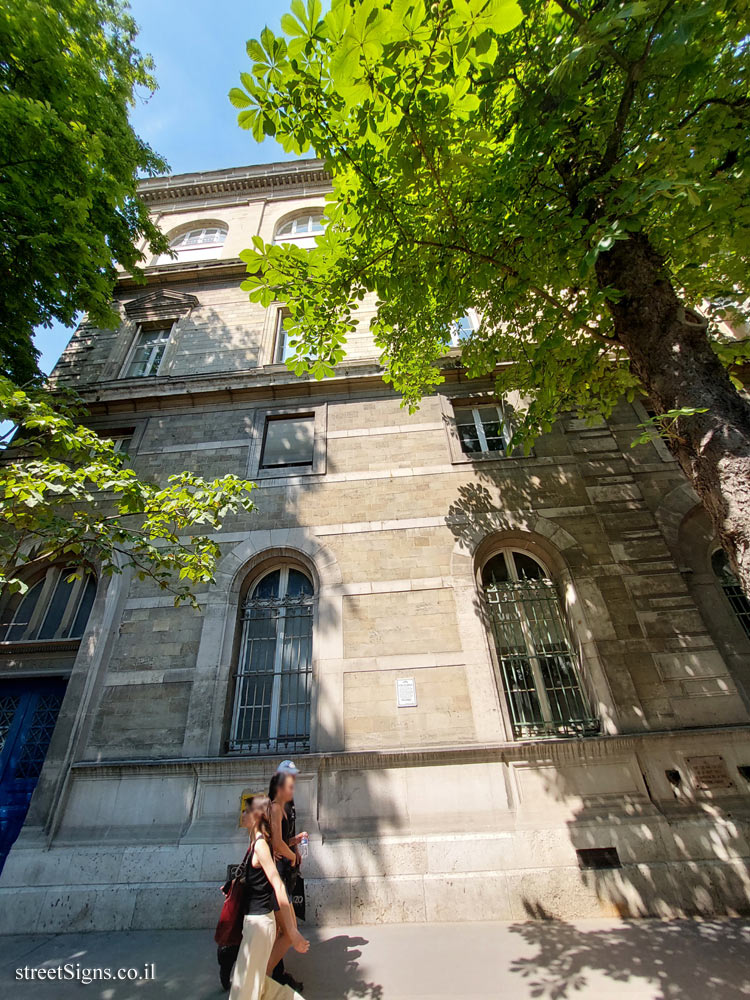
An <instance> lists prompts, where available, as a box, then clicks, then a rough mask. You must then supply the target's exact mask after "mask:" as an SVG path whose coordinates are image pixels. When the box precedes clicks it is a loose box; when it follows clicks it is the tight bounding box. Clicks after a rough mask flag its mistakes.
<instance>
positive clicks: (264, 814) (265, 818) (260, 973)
mask: <svg viewBox="0 0 750 1000" xmlns="http://www.w3.org/2000/svg"><path fill="white" fill-rule="evenodd" d="M269 807H270V801H269V799H268V798H266V796H265V795H256V796H255V798H254V799H253V804H252V812H251V815H250V822H249V829H250V856H249V857H248V859H247V867H246V870H245V875H244V882H245V919H244V921H243V924H242V944H241V945H240V951H239V955H238V956H237V962H236V964H235V966H234V974H233V976H232V989H231V992H230V994H229V1000H294V998H297V1000H302V998H301V997H300V996H299V994H298V993H295V992H294V991H293V990H292V989H290V987H288V986H281V985H280V984H279V983H275V982H274V981H273V980H272V979H269V978H267V976H266V966H267V965H268V960H269V958H270V957H271V951H272V950H273V946H274V942H275V941H276V920H275V917H274V911H276V910H278V911H279V913H280V915H281V920H282V923H283V925H284V930H285V931H286V933H287V935H288V936H289V938H290V939H291V942H292V947H293V948H294V949H295V951H300V952H306V951H307V950H308V948H309V947H310V942H309V941H307V940H305V938H303V937H302V935H301V934H300V932H299V931H298V930H297V925H296V922H295V920H294V914H293V912H292V907H291V904H290V902H289V897H288V896H287V892H286V889H285V888H284V883H283V882H282V881H281V876H280V875H279V873H278V870H277V868H276V864H275V862H274V860H273V856H272V854H271V849H270V847H269V844H270V841H271V825H270V822H269Z"/></svg>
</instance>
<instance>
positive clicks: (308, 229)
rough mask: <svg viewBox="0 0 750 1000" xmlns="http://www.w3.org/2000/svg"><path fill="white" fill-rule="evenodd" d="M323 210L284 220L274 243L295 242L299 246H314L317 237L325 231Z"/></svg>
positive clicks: (277, 231)
mask: <svg viewBox="0 0 750 1000" xmlns="http://www.w3.org/2000/svg"><path fill="white" fill-rule="evenodd" d="M324 230H325V226H324V225H323V213H322V212H310V213H309V214H308V215H298V216H297V217H296V218H294V219H288V220H287V221H286V222H282V223H281V225H280V226H279V228H278V229H277V230H276V235H275V236H274V238H273V241H274V243H295V244H296V245H297V246H298V247H314V246H315V237H316V236H318V235H320V233H322V232H324Z"/></svg>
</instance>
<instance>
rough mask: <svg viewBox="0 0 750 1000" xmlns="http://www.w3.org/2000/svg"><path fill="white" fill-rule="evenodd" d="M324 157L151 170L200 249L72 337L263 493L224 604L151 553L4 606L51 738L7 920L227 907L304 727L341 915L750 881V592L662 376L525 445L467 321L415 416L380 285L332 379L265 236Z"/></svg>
mask: <svg viewBox="0 0 750 1000" xmlns="http://www.w3.org/2000/svg"><path fill="white" fill-rule="evenodd" d="M327 189H328V182H327V178H326V176H325V174H324V172H323V170H322V168H321V166H320V165H319V164H318V163H317V162H316V161H311V160H307V161H297V162H292V163H283V164H275V165H270V166H263V167H251V168H242V169H232V170H224V171H217V172H213V173H207V174H190V175H182V176H173V177H168V178H164V179H153V180H147V181H145V182H143V185H142V191H143V195H144V197H145V198H146V200H147V201H148V203H149V205H150V206H151V208H152V210H153V213H154V218H155V219H156V220H157V222H158V223H159V225H160V226H161V227H162V229H163V230H164V231H165V232H166V233H167V234H168V235H169V236H170V237H171V239H172V242H173V246H174V250H175V253H176V255H177V256H176V258H175V259H172V258H170V257H166V258H163V259H160V260H153V261H150V262H149V266H148V267H147V276H148V277H147V283H146V285H145V286H144V285H137V284H136V283H135V282H133V281H132V280H131V279H130V278H129V277H127V276H123V277H122V279H121V281H120V283H119V287H118V290H117V305H118V308H119V310H120V314H121V317H122V323H121V325H120V326H119V328H117V329H116V330H111V331H110V330H97V329H93V328H91V327H90V326H89V325H88V324H87V323H85V322H84V323H83V324H82V325H81V327H80V328H79V329H78V330H77V332H76V333H75V335H74V336H73V338H72V340H71V342H70V344H69V346H68V347H67V349H66V350H65V352H64V354H63V356H62V358H61V360H60V362H59V364H58V366H57V368H56V370H55V373H54V377H55V379H56V380H57V381H58V382H59V383H60V384H71V385H75V386H76V387H77V388H78V390H79V391H80V392H81V393H82V395H83V396H84V397H85V399H86V400H87V401H88V403H89V406H90V412H91V425H92V426H93V427H95V428H97V429H98V430H99V431H100V432H101V433H102V434H103V435H107V436H111V437H114V438H118V439H121V441H122V444H123V447H124V448H125V449H126V450H127V452H128V454H129V455H130V460H131V461H132V463H133V466H134V467H135V468H136V469H137V471H138V472H139V473H140V474H141V475H143V476H147V477H153V478H154V479H156V480H159V479H161V478H162V477H165V476H166V475H168V474H169V473H172V472H179V471H181V470H184V469H190V470H193V471H195V472H197V473H200V474H201V475H203V476H206V477H212V476H219V475H222V474H225V473H235V474H236V475H238V476H246V477H248V478H250V479H252V480H254V481H255V482H256V483H257V490H256V491H255V494H254V495H255V502H256V505H257V509H256V510H255V511H254V512H253V513H251V514H248V515H243V516H242V517H237V518H234V519H233V520H232V521H231V523H228V524H227V525H226V527H225V531H224V533H223V534H222V536H221V537H220V539H219V541H220V543H221V547H222V553H223V554H222V558H221V562H220V566H219V571H218V575H217V583H216V585H215V586H212V587H211V588H210V589H208V590H206V592H205V593H202V594H201V595H200V602H201V611H200V612H196V611H194V610H192V609H190V608H188V607H180V608H175V607H173V602H172V599H171V598H170V597H169V596H168V595H166V596H165V595H163V594H161V593H159V592H158V591H155V589H154V588H153V587H152V586H151V585H149V584H147V583H143V582H139V581H138V580H137V579H135V578H133V577H132V576H131V575H130V574H129V573H128V572H127V571H126V572H124V573H123V574H122V575H120V576H117V577H114V578H111V579H108V580H107V579H102V580H99V581H96V580H94V579H93V578H92V579H91V580H90V581H86V582H85V583H82V584H80V585H79V587H78V591H77V592H76V593H75V594H67V592H66V593H65V594H63V597H64V598H65V601H62V598H60V601H58V604H61V602H62V603H64V605H65V606H64V611H60V612H59V614H58V617H57V618H56V619H55V617H54V616H55V614H56V613H57V612H55V610H54V600H53V598H54V595H55V594H57V593H58V590H56V589H55V588H56V587H57V586H58V583H57V582H56V581H58V580H59V570H60V567H51V568H50V571H49V574H48V575H47V576H46V577H45V579H44V580H43V581H41V583H40V587H39V589H38V591H37V594H36V597H35V598H34V601H33V602H32V604H33V607H32V604H30V605H29V606H28V607H27V608H26V610H25V611H24V609H21V608H18V607H11V608H6V609H4V614H3V617H2V621H3V623H4V626H3V629H4V631H3V633H2V635H3V637H4V638H3V641H2V642H0V706H1V705H3V704H4V705H5V707H6V709H7V711H6V715H8V716H9V717H10V718H11V723H10V729H9V730H8V732H9V733H10V735H8V733H6V747H7V746H9V743H8V740H9V739H11V738H13V739H16V742H17V743H18V741H19V740H21V737H20V736H19V735H18V733H19V732H20V730H18V732H16V735H15V737H14V736H13V728H12V727H13V725H14V723H13V719H12V715H13V709H14V706H15V707H16V708H17V709H18V710H19V711H20V708H18V706H19V705H21V704H22V703H23V698H27V699H29V698H31V699H32V700H33V698H34V697H37V701H34V702H33V704H32V703H31V702H29V705H31V707H29V708H28V712H27V716H28V719H30V720H31V721H30V722H28V725H27V729H26V732H27V737H26V739H27V744H28V745H31V743H33V739H34V738H36V740H37V744H36V748H35V752H36V758H37V765H36V770H35V771H34V768H31V771H30V772H29V775H30V776H28V775H27V777H28V782H27V786H28V788H29V789H30V790H31V789H32V788H33V786H34V784H35V783H36V788H35V791H34V793H33V798H32V799H31V805H30V808H29V811H28V815H27V816H26V820H25V823H24V825H23V828H22V830H21V832H20V835H19V836H18V839H17V840H16V841H15V844H14V846H13V847H12V849H11V850H10V853H9V855H8V857H7V861H6V863H5V867H4V870H3V874H2V878H1V879H0V904H1V905H0V930H2V931H4V932H8V931H20V930H36V931H51V930H63V929H65V930H74V929H76V930H78V929H89V928H91V929H93V928H96V929H98V930H104V929H108V928H112V929H114V928H150V927H163V926H179V927H183V926H208V925H210V924H211V923H212V922H213V921H214V920H215V918H216V914H217V908H218V903H219V898H218V892H217V885H218V884H219V883H220V882H221V881H222V880H223V877H224V873H225V870H226V866H227V864H228V863H230V862H232V861H233V860H236V859H237V857H238V856H239V854H240V851H241V849H242V831H241V830H239V829H238V826H237V820H238V812H239V802H240V796H241V794H242V793H243V791H247V790H256V789H259V788H262V787H263V786H265V785H266V783H267V781H268V779H269V777H270V774H271V773H272V771H273V769H274V766H275V764H276V762H277V761H278V760H280V759H282V758H284V757H292V758H294V760H295V761H296V763H297V764H298V766H299V767H300V768H301V771H302V775H301V778H300V781H299V792H298V812H299V813H300V817H301V822H302V825H303V827H305V828H307V829H308V830H309V832H310V839H311V849H310V858H309V860H308V862H307V863H306V875H307V879H306V881H307V890H308V897H309V909H310V911H311V912H312V914H313V916H314V919H316V920H318V921H321V922H328V923H332V924H334V923H336V924H349V923H353V924H358V923H368V922H379V921H424V920H428V921H431V920H457V919H467V920H471V919H485V918H496V919H503V918H513V919H516V918H523V917H527V916H545V915H547V916H559V917H586V916H595V915H602V914H624V915H643V914H679V913H696V912H697V913H736V912H741V911H745V910H747V909H748V899H749V898H750V896H749V892H750V874H749V873H748V860H749V858H750V849H749V848H748V826H747V818H748V813H749V812H750V741H749V740H748V733H749V732H750V729H749V726H748V724H749V722H750V716H749V714H748V713H749V711H750V709H749V706H750V605H748V604H747V603H746V602H744V598H742V596H741V594H740V593H739V591H738V590H737V588H736V587H735V586H734V585H733V583H732V579H731V574H729V573H728V571H727V570H726V567H725V565H724V564H723V563H722V555H721V552H720V551H717V550H718V546H717V544H716V543H715V541H714V538H713V535H712V532H711V530H710V525H709V522H708V519H707V518H706V516H705V515H704V513H703V512H702V510H701V508H700V507H699V506H698V505H697V500H696V497H695V495H694V494H693V493H692V491H691V490H690V488H689V486H688V485H687V483H686V481H685V480H684V478H683V476H682V474H681V472H680V470H679V469H678V467H677V466H676V463H675V462H674V461H673V460H672V459H671V458H670V456H669V453H668V452H667V451H666V449H665V448H664V447H663V445H662V443H661V442H660V441H659V440H658V439H654V440H653V441H652V443H651V444H649V445H645V446H641V447H637V448H631V446H630V445H631V441H632V439H633V438H634V437H635V436H636V434H637V433H638V431H637V427H638V424H639V423H641V422H642V421H643V420H644V419H645V411H644V410H643V408H642V407H641V406H640V404H637V403H636V404H633V405H630V404H626V403H624V402H623V403H622V404H621V405H619V406H618V408H617V409H616V411H615V413H614V414H613V416H612V417H611V419H609V420H608V421H606V422H605V421H601V422H600V423H598V424H597V425H594V426H591V425H588V424H586V423H585V422H583V421H581V420H578V419H577V418H575V417H574V416H572V415H569V416H565V417H563V418H561V419H560V420H559V421H558V423H557V424H556V425H555V427H554V428H553V430H552V431H551V432H550V433H548V434H546V435H545V436H544V437H542V438H541V439H540V440H539V441H538V442H537V444H536V447H535V449H534V451H533V453H532V454H531V455H529V456H526V457H524V456H518V455H510V456H508V455H506V454H505V452H504V451H503V450H501V447H502V437H503V434H504V433H505V432H506V430H507V423H508V422H509V421H510V422H512V405H511V404H512V401H509V400H504V401H498V400H497V399H495V398H494V396H493V393H492V382H491V380H488V381H486V382H479V381H471V380H469V379H468V378H467V377H466V375H465V373H464V372H463V370H462V368H461V365H460V327H457V341H458V342H459V343H458V346H457V347H456V348H455V349H453V350H451V352H450V354H449V355H448V356H447V357H446V359H445V362H444V373H445V382H444V384H443V385H442V386H441V387H440V391H439V392H438V393H435V394H434V395H432V396H430V397H428V398H426V399H425V400H424V402H423V404H422V406H421V408H420V409H419V411H418V412H417V413H415V414H413V415H409V413H408V412H407V411H406V410H405V409H404V408H402V407H401V405H400V400H399V398H398V397H397V396H396V395H395V394H394V393H393V392H392V391H391V389H390V388H389V387H388V386H387V385H386V384H385V383H384V382H383V381H382V378H381V370H380V368H379V365H378V357H377V350H376V349H375V347H374V345H373V343H372V341H371V339H370V337H369V334H368V308H369V307H368V306H367V304H365V307H363V310H362V315H361V323H360V327H359V329H358V332H357V334H356V335H355V336H354V337H352V338H351V340H350V342H349V345H348V353H347V356H346V358H345V360H344V361H343V362H342V363H341V364H340V365H339V367H338V369H337V372H336V375H335V377H333V378H331V379H328V380H326V381H323V382H316V381H314V380H313V379H310V378H306V377H296V376H294V375H293V374H291V373H290V372H289V371H288V369H287V368H286V366H285V365H284V363H283V356H284V352H285V343H284V333H283V326H282V325H281V319H280V316H281V310H280V307H279V306H272V307H270V308H268V309H265V308H263V307H261V306H259V305H254V304H252V303H250V302H249V301H248V298H247V295H246V294H245V293H244V292H242V291H241V290H240V287H239V285H240V282H241V280H242V275H243V273H244V265H242V264H241V263H240V261H239V260H238V253H239V251H240V250H241V249H243V248H244V247H246V246H248V245H250V243H251V238H252V236H253V235H256V234H259V235H260V236H262V237H263V238H264V239H266V240H269V241H270V240H272V239H274V238H276V239H279V240H282V241H283V240H287V241H296V242H298V243H299V244H300V245H302V246H304V245H305V242H306V241H309V240H310V239H312V238H314V234H315V232H316V231H317V229H318V227H319V217H320V212H321V209H322V207H323V205H324V199H325V194H326V191H327ZM55 573H57V574H58V577H55V575H54V574H55ZM34 582H37V581H30V583H32V584H33V583H34ZM60 586H62V585H60ZM34 602H35V603H34ZM58 610H59V609H58ZM50 616H51V617H50ZM53 619H54V620H53ZM50 621H51V622H52V624H47V625H45V624H44V623H45V622H46V623H49V622H50ZM14 623H15V624H14ZM45 629H46V631H45ZM45 685H47V686H46V687H45ZM49 685H51V687H49ZM40 691H41V692H46V693H47V694H45V697H47V701H46V702H44V703H42V701H41V700H39V699H40V698H41V695H39V694H38V693H39V692H40ZM49 691H52V695H49ZM48 695H49V697H48ZM3 698H4V699H5V700H4V701H3V700H2V699H3ZM50 698H51V701H50ZM14 699H15V701H14ZM55 699H56V700H55ZM34 706H36V707H34ZM45 706H46V707H45ZM58 710H59V713H58ZM45 711H46V713H47V714H46V729H45V727H44V725H42V724H41V723H44V721H45V720H44V717H43V715H44V712H45ZM34 713H36V715H35V714H34ZM35 720H36V722H35ZM39 720H41V722H40V721H39ZM27 721H28V720H27ZM36 723H39V724H36ZM29 726H30V727H31V728H30V729H29ZM35 726H36V728H35ZM40 726H41V729H42V730H44V733H42V736H41V737H40V736H39V732H40ZM16 728H17V729H18V726H17V727H16ZM31 731H34V732H36V737H33V736H28V733H29V732H31ZM45 734H46V735H45ZM47 743H48V744H49V746H48V748H47ZM32 749H34V747H32ZM45 750H46V758H45ZM6 756H7V753H6ZM27 756H28V753H27ZM0 762H1V761H0ZM29 782H30V784H29ZM6 784H7V782H6ZM27 786H24V787H27ZM0 787H2V786H1V785H0ZM30 790H29V794H30V793H31V792H30ZM19 825H20V824H19Z"/></svg>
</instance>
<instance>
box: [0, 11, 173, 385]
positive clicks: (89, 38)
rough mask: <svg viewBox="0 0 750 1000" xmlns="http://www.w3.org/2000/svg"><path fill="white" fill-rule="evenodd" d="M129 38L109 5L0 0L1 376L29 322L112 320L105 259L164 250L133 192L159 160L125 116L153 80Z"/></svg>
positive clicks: (25, 343)
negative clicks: (84, 315)
mask: <svg viewBox="0 0 750 1000" xmlns="http://www.w3.org/2000/svg"><path fill="white" fill-rule="evenodd" d="M135 34H136V27H135V24H134V22H133V20H132V18H131V17H130V16H129V14H128V13H127V6H126V5H125V4H123V3H120V2H119V0H54V2H52V0H13V2H12V3H3V4H0V373H4V374H6V375H8V376H10V377H11V378H14V379H15V380H16V381H18V382H25V381H27V380H28V379H30V378H33V377H34V376H35V375H36V374H37V368H36V357H37V352H36V351H35V349H34V348H33V346H32V341H31V335H32V331H33V329H34V327H35V326H38V325H39V324H49V323H50V322H51V321H52V320H54V319H57V320H60V321H62V322H63V323H66V324H70V323H71V322H72V320H73V318H74V316H75V314H76V312H78V311H86V312H88V313H89V316H90V318H91V320H92V322H94V323H96V324H98V325H100V326H104V325H112V324H113V323H114V322H115V321H116V320H115V317H114V314H113V312H112V309H111V305H110V302H111V297H112V288H113V286H114V281H115V277H116V265H118V264H119V265H121V266H122V267H124V268H125V269H126V270H129V271H134V270H135V269H136V268H137V265H138V262H139V261H141V260H142V259H143V253H142V252H141V251H140V250H139V249H138V248H137V244H139V243H141V242H142V241H145V243H146V244H147V245H148V246H149V247H150V249H151V250H152V252H161V251H163V250H164V249H166V241H165V239H164V237H163V236H162V234H161V233H160V232H159V231H158V230H157V229H156V227H155V226H154V225H153V223H152V222H151V220H150V219H149V216H148V212H147V210H146V206H145V205H144V204H143V202H141V201H140V200H139V198H138V197H137V194H136V175H137V174H138V173H139V172H143V173H146V174H154V173H161V172H163V171H164V170H165V168H166V165H165V163H164V161H163V160H161V159H160V158H159V157H158V156H157V155H156V154H155V153H154V152H153V151H152V150H151V149H150V148H149V146H148V145H146V143H144V142H143V141H142V140H141V139H139V138H138V136H136V135H135V133H134V132H133V130H132V128H131V126H130V123H129V121H128V111H129V107H130V105H131V104H132V103H133V100H134V95H135V93H136V91H137V89H138V88H146V89H147V90H153V88H154V86H155V84H154V81H153V78H152V76H151V65H152V64H151V61H150V59H148V58H144V57H143V56H142V55H141V54H140V53H139V52H138V50H137V49H136V48H135V45H134V39H135Z"/></svg>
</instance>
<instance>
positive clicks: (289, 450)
mask: <svg viewBox="0 0 750 1000" xmlns="http://www.w3.org/2000/svg"><path fill="white" fill-rule="evenodd" d="M313 438H314V418H313V417H292V418H279V419H276V420H274V419H269V420H267V421H266V434H265V440H264V442H263V455H262V457H261V463H260V464H261V467H262V468H265V469H268V468H274V467H278V466H285V465H312V460H313Z"/></svg>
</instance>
